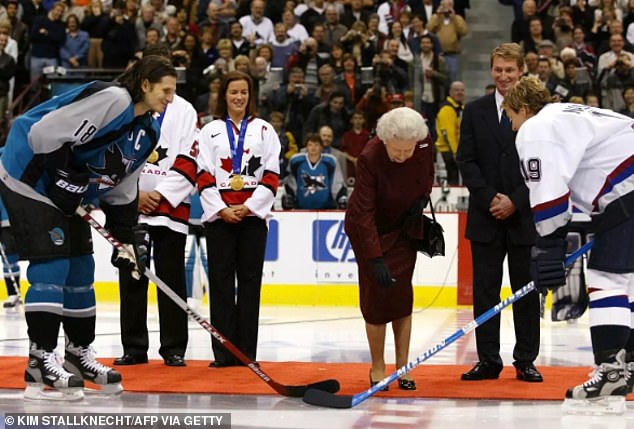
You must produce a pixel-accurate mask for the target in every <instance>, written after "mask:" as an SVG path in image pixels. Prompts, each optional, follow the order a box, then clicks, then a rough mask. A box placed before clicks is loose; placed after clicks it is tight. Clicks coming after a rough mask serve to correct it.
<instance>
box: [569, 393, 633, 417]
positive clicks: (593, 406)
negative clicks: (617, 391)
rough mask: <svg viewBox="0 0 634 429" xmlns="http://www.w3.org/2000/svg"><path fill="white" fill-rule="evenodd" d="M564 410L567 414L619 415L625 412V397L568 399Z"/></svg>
mask: <svg viewBox="0 0 634 429" xmlns="http://www.w3.org/2000/svg"><path fill="white" fill-rule="evenodd" d="M562 408H563V410H564V412H566V413H567V414H581V415H607V414H617V415H618V414H623V413H624V412H625V396H618V395H615V396H602V397H600V398H596V399H570V398H566V399H565V400H564V403H563V405H562Z"/></svg>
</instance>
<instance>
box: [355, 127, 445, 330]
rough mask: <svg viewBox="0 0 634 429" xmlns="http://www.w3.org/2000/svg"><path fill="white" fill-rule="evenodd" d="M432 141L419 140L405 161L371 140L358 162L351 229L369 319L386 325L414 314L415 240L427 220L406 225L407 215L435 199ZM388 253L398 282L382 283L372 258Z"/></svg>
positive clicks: (362, 300)
mask: <svg viewBox="0 0 634 429" xmlns="http://www.w3.org/2000/svg"><path fill="white" fill-rule="evenodd" d="M432 144H433V143H432V140H431V137H427V138H426V139H425V140H424V141H421V142H419V143H418V144H417V146H416V149H415V150H414V155H413V156H412V157H411V158H410V159H408V160H407V161H405V162H404V163H396V162H392V161H390V159H389V158H388V156H387V151H386V149H385V145H384V144H383V142H382V141H381V140H379V139H378V138H374V139H372V140H370V141H369V142H368V144H367V145H366V146H365V148H364V149H363V152H362V153H361V155H360V156H359V160H358V161H357V176H356V181H355V186H354V191H353V192H352V195H351V196H350V200H349V202H348V209H347V210H346V221H345V229H346V234H347V235H348V237H349V238H350V243H351V245H352V249H353V250H354V253H355V256H356V259H357V265H358V268H359V293H360V301H361V313H362V314H363V317H364V319H365V320H366V321H367V322H368V323H372V324H384V323H387V322H390V321H392V320H396V319H400V318H402V317H405V316H407V315H409V314H411V312H412V304H413V291H412V275H413V273H414V265H415V263H416V250H415V248H414V246H413V239H414V238H418V239H420V238H422V233H423V231H422V221H421V222H418V223H417V224H416V225H414V226H413V227H412V226H411V225H407V226H406V225H405V222H404V219H405V213H406V212H407V210H408V209H409V208H410V207H412V206H413V205H414V204H415V203H416V202H417V201H418V200H419V199H420V198H421V197H426V198H429V195H430V193H431V187H432V184H433V182H434V165H433V159H432ZM378 257H383V258H384V260H385V262H386V264H387V266H388V268H389V269H390V273H391V274H392V277H394V278H395V279H396V280H397V283H396V285H394V286H393V287H391V288H389V289H384V288H382V287H380V286H379V285H378V284H377V283H376V280H375V279H374V273H373V271H372V264H371V260H372V259H374V258H378Z"/></svg>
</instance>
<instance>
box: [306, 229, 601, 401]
mask: <svg viewBox="0 0 634 429" xmlns="http://www.w3.org/2000/svg"><path fill="white" fill-rule="evenodd" d="M593 243H594V242H593V241H589V242H588V243H586V244H584V245H583V246H582V247H580V248H579V249H578V250H577V251H576V252H574V253H572V254H571V255H570V256H568V257H567V258H566V262H565V265H566V267H568V266H570V265H571V264H572V263H573V262H574V261H575V260H576V259H577V258H579V257H580V256H581V255H583V254H584V253H586V252H587V251H588V250H590V248H591V247H592V244H593ZM534 290H535V285H534V284H533V282H532V281H531V282H530V283H528V284H527V285H525V286H523V287H522V288H521V289H519V290H518V291H516V292H515V293H514V294H513V295H511V296H509V297H508V298H506V299H505V300H504V301H502V302H500V303H499V304H497V305H496V306H494V307H493V308H490V309H489V310H487V311H486V312H485V313H483V314H481V315H480V316H479V317H478V318H476V319H475V320H473V321H471V322H470V323H469V324H467V325H465V326H463V327H462V328H461V329H458V330H457V331H456V332H454V333H453V334H451V335H450V336H449V337H447V338H445V339H444V340H442V341H441V342H440V343H438V344H436V345H435V346H433V347H432V348H430V349H429V350H427V351H425V353H423V354H422V355H421V356H418V357H417V358H416V360H414V361H410V362H408V363H407V364H405V365H404V366H402V367H400V368H399V369H398V370H396V371H395V372H393V373H392V374H390V375H388V376H387V377H385V378H384V379H383V380H381V381H379V382H378V383H377V384H375V385H374V386H372V387H370V388H369V389H368V390H366V391H365V392H361V393H357V394H356V395H334V394H331V393H328V392H322V391H319V390H315V389H309V390H308V391H307V392H306V394H305V395H304V402H306V403H307V404H311V405H318V406H321V407H328V408H352V407H354V406H355V405H358V404H360V403H361V402H363V401H365V400H366V399H368V398H369V397H370V396H372V395H374V394H375V393H376V392H378V391H380V390H383V388H384V387H385V386H387V385H388V384H390V383H392V382H393V381H394V380H396V379H397V378H398V377H400V376H402V375H405V374H407V373H408V372H410V371H411V370H413V369H414V368H416V367H418V366H419V365H420V364H422V363H423V362H424V361H426V360H427V359H429V358H430V357H432V356H433V355H435V354H436V353H438V352H439V351H441V350H442V349H444V348H446V347H447V346H448V345H450V344H451V343H453V342H455V341H456V340H458V339H460V338H462V337H463V336H465V335H466V334H468V333H469V332H471V331H473V330H474V329H475V328H477V327H478V326H480V325H482V324H483V323H484V322H486V321H487V320H489V319H491V318H492V317H494V316H496V315H498V314H500V312H501V311H502V310H503V309H505V308H506V307H508V306H509V305H511V304H513V303H514V302H516V301H518V300H519V299H521V298H523V297H524V296H526V295H527V294H529V293H530V292H532V291H534Z"/></svg>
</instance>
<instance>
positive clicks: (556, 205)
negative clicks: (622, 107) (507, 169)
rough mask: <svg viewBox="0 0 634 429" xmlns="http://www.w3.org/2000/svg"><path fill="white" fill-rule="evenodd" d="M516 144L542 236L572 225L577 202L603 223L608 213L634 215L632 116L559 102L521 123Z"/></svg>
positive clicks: (622, 215) (633, 131)
mask: <svg viewBox="0 0 634 429" xmlns="http://www.w3.org/2000/svg"><path fill="white" fill-rule="evenodd" d="M515 143H516V146H517V152H518V154H519V158H520V168H521V170H522V174H523V175H524V178H525V179H526V184H527V186H528V188H529V190H530V203H531V207H532V209H533V215H534V218H535V224H536V227H537V231H538V233H539V234H540V235H542V236H544V235H548V234H550V233H552V232H553V231H555V230H556V229H557V228H559V227H561V226H564V225H565V224H567V223H568V221H569V219H570V217H571V215H572V214H571V209H570V207H571V204H574V205H575V206H576V207H577V208H579V209H580V210H581V211H583V212H584V213H587V214H590V215H591V216H592V217H593V220H595V221H600V222H598V224H601V221H603V220H606V219H607V218H608V217H609V218H611V220H610V222H613V221H615V220H616V221H617V222H618V221H620V220H622V218H624V217H627V216H628V213H629V216H632V213H633V211H634V207H632V205H633V202H634V120H633V119H632V118H629V117H627V116H624V115H621V114H618V113H615V112H613V111H611V110H606V109H599V108H593V107H589V106H584V105H578V104H570V103H553V104H549V105H547V106H545V107H544V108H543V109H542V110H541V111H540V112H539V113H538V114H537V115H535V116H533V117H532V118H530V119H528V120H527V121H526V122H525V123H524V124H523V125H522V126H521V127H520V130H519V132H518V133H517V138H516V140H515ZM608 215H609V216H608ZM615 217H617V218H621V219H614V218H615Z"/></svg>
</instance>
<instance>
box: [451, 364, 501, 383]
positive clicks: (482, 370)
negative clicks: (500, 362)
mask: <svg viewBox="0 0 634 429" xmlns="http://www.w3.org/2000/svg"><path fill="white" fill-rule="evenodd" d="M500 372H502V367H501V366H497V365H494V364H491V363H488V362H478V363H477V364H476V365H475V366H474V367H473V368H471V369H470V370H469V371H467V372H465V373H464V374H462V376H461V377H460V378H461V379H462V380H466V381H474V380H494V379H496V378H498V377H499V376H500Z"/></svg>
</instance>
